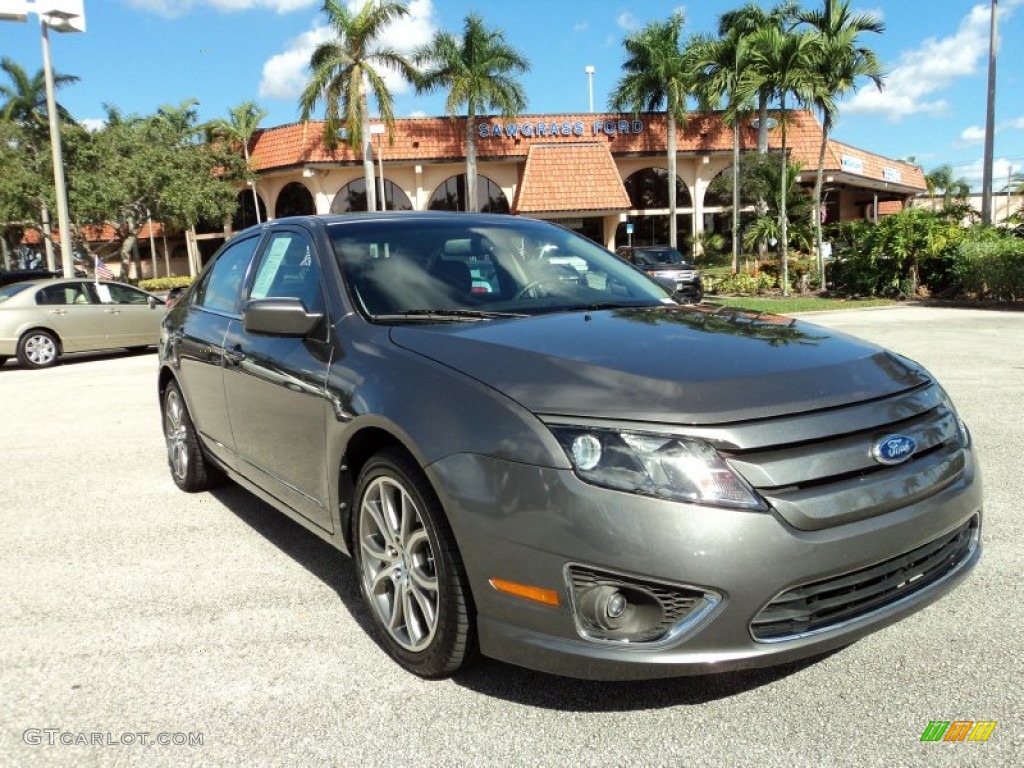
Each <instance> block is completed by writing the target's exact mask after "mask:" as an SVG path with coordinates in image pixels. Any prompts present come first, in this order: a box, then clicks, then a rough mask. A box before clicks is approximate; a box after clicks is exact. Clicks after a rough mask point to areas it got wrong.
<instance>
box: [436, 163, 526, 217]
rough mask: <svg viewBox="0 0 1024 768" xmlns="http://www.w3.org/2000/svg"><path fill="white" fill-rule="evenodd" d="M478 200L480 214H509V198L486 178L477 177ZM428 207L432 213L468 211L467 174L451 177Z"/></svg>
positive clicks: (439, 187) (440, 186) (438, 190)
mask: <svg viewBox="0 0 1024 768" xmlns="http://www.w3.org/2000/svg"><path fill="white" fill-rule="evenodd" d="M476 199H477V203H478V205H479V209H478V210H479V212H480V213H508V212H509V205H508V198H506V197H505V193H504V192H502V191H501V187H499V186H498V185H497V184H495V183H494V182H493V181H491V180H490V179H488V178H487V177H486V176H480V175H478V176H477V177H476ZM427 207H428V208H429V209H430V210H432V211H464V210H466V174H464V173H460V174H459V175H458V176H450V177H449V178H447V179H445V180H444V181H443V182H442V183H441V184H440V185H439V186H438V187H437V189H435V190H434V194H433V195H431V196H430V203H429V204H428V205H427Z"/></svg>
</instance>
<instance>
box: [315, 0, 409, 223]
mask: <svg viewBox="0 0 1024 768" xmlns="http://www.w3.org/2000/svg"><path fill="white" fill-rule="evenodd" d="M323 12H324V13H326V14H327V23H328V25H329V26H330V27H331V29H333V30H334V34H335V39H333V40H328V41H327V42H324V43H321V44H320V45H318V46H317V47H316V49H315V50H314V51H313V55H312V56H311V57H310V59H309V68H310V70H311V72H310V78H309V83H307V85H306V88H305V90H303V92H302V95H301V96H300V97H299V107H300V108H301V109H302V120H303V121H306V120H309V116H310V115H311V114H312V113H313V110H314V109H315V108H316V106H317V104H318V103H320V101H321V100H323V102H324V108H325V114H324V133H323V143H324V146H325V147H327V149H329V150H333V149H335V148H336V147H337V146H338V138H339V137H338V133H339V131H340V130H341V129H342V127H344V128H346V129H347V131H348V141H349V143H350V144H351V145H352V146H353V147H359V152H361V153H362V156H363V175H364V177H365V179H366V205H367V209H368V210H371V211H373V210H376V209H377V191H376V189H375V185H374V176H373V145H372V144H371V141H372V139H371V137H370V115H369V112H368V107H367V96H368V92H370V91H372V92H373V96H374V98H375V99H376V100H377V105H378V106H379V108H380V115H381V118H382V119H383V120H384V124H385V125H386V126H387V130H388V139H389V140H393V137H394V125H395V115H394V108H393V99H392V97H391V91H389V90H388V87H387V84H386V83H385V82H384V78H383V76H382V75H381V72H380V71H379V70H378V67H383V68H386V69H391V70H396V71H398V72H399V73H400V74H401V75H402V76H403V77H405V78H406V79H407V80H408V81H409V82H412V83H415V82H417V78H418V73H417V72H416V70H415V69H414V68H413V66H412V64H411V63H410V62H409V61H408V59H406V58H405V56H403V55H402V54H401V53H399V52H398V51H396V50H393V49H391V48H385V47H379V46H375V43H376V42H377V40H378V38H379V37H380V36H381V34H382V33H383V32H384V30H385V29H386V28H387V26H388V25H389V24H391V23H392V22H393V21H395V20H396V19H399V18H401V17H403V16H406V15H408V13H409V8H408V7H407V6H406V4H405V2H404V0H366V1H365V2H364V3H363V5H362V6H361V7H360V9H359V10H358V11H354V10H352V9H350V8H349V6H348V4H347V3H345V2H342V1H341V0H324V5H323Z"/></svg>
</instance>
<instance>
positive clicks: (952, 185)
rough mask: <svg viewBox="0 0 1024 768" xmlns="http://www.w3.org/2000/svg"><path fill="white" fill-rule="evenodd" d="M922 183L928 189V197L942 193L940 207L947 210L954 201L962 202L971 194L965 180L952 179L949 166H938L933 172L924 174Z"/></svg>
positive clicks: (969, 186)
mask: <svg viewBox="0 0 1024 768" xmlns="http://www.w3.org/2000/svg"><path fill="white" fill-rule="evenodd" d="M924 183H925V185H926V186H927V187H928V194H929V195H932V196H934V195H936V194H938V193H939V192H941V193H942V207H943V208H949V207H950V206H951V205H952V204H953V201H954V200H963V199H964V198H966V197H967V196H968V195H970V194H971V185H970V184H969V183H968V181H967V179H965V178H963V177H962V176H961V177H960V178H954V177H953V168H952V166H949V165H940V166H939V167H938V168H936V169H935V170H934V171H930V172H929V173H926V174H925V176H924Z"/></svg>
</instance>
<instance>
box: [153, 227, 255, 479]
mask: <svg viewBox="0 0 1024 768" xmlns="http://www.w3.org/2000/svg"><path fill="white" fill-rule="evenodd" d="M259 244H260V233H256V234H255V235H253V236H250V237H246V238H244V239H241V240H232V241H231V242H229V243H228V244H227V245H226V246H224V248H222V249H221V250H220V252H219V253H218V254H217V256H216V257H215V260H214V262H213V264H212V265H211V266H210V268H209V269H208V270H207V271H206V272H204V273H203V275H202V276H201V277H200V282H199V284H198V285H197V286H196V289H195V290H194V291H193V292H192V293H191V301H190V302H189V304H188V306H187V308H186V310H185V317H184V319H183V320H182V322H181V324H180V325H179V326H177V327H176V328H174V329H173V331H172V336H171V338H170V343H171V344H173V345H174V346H175V347H176V348H177V350H178V360H179V364H180V368H181V371H180V376H179V381H180V382H181V385H182V390H183V392H184V395H185V400H186V402H187V403H188V406H189V413H190V415H191V416H192V421H193V423H194V424H195V426H196V429H197V430H198V431H199V433H200V434H201V435H202V437H203V441H204V443H205V444H206V446H207V448H208V450H210V451H211V452H212V453H213V454H214V455H216V456H217V458H219V459H220V460H221V461H223V462H225V463H226V464H227V465H228V466H230V467H234V466H235V465H236V463H237V462H236V461H235V453H234V450H235V440H234V437H233V435H232V433H231V422H230V420H229V419H228V408H227V402H226V400H225V398H224V337H225V336H226V335H227V331H228V326H229V325H230V324H231V322H232V321H234V320H237V318H238V317H239V314H240V312H241V305H242V291H243V290H244V289H245V279H246V275H247V274H248V272H249V267H250V265H251V263H252V259H253V256H254V255H255V254H256V250H257V248H258V247H259ZM175 311H178V310H177V309H176V310H175Z"/></svg>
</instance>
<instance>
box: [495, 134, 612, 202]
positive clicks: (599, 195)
mask: <svg viewBox="0 0 1024 768" xmlns="http://www.w3.org/2000/svg"><path fill="white" fill-rule="evenodd" d="M568 180H571V183H569V184H567V183H566V181H568ZM629 207H630V206H629V195H628V194H626V189H625V187H623V186H622V178H621V177H620V176H619V171H618V169H617V168H616V167H615V160H613V159H612V154H611V152H609V151H608V143H607V142H603V143H599V142H586V143H574V144H532V145H531V146H530V152H529V154H528V155H527V156H526V166H525V168H524V169H523V176H522V179H521V181H520V183H519V185H518V187H517V191H516V198H515V200H514V201H513V203H512V212H513V213H540V212H544V211H608V210H614V211H618V210H621V209H623V208H629Z"/></svg>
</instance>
